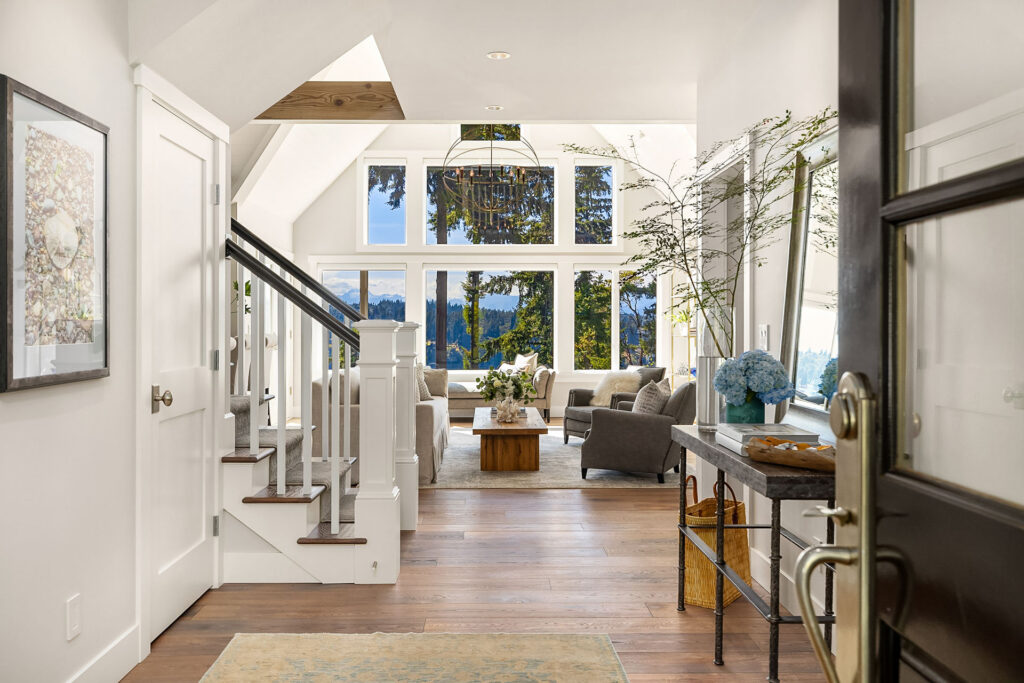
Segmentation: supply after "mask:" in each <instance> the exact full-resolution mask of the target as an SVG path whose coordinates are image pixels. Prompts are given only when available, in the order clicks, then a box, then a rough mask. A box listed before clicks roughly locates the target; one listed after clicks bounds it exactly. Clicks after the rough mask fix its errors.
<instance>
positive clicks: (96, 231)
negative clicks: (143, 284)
mask: <svg viewBox="0 0 1024 683" xmlns="http://www.w3.org/2000/svg"><path fill="white" fill-rule="evenodd" d="M0 109H2V111H3V112H4V130H3V134H2V135H0V159H2V163H0V244H2V245H3V258H2V259H0V321H2V323H3V330H2V332H0V359H2V364H0V392H6V391H15V390H20V389H31V388H35V387H43V386H51V385H55V384H63V383H66V382H77V381H82V380H88V379H96V378H100V377H107V376H109V375H110V311H109V271H110V269H109V263H108V249H107V240H108V231H109V229H108V223H109V220H108V206H109V189H108V187H109V182H108V181H109V170H108V169H109V151H108V148H109V132H110V129H109V128H108V127H107V126H105V125H103V124H102V123H99V122H98V121H96V120H94V119H92V118H90V117H88V116H86V115H84V114H82V113H81V112H78V111H75V110H74V109H72V108H70V107H68V106H66V105H64V104H61V103H60V102H58V101H57V100H54V99H53V98H51V97H47V96H46V95H44V94H42V93H40V92H38V91H37V90H34V89H33V88H30V87H28V86H26V85H24V84H22V83H19V82H18V81H16V80H14V79H12V78H9V77H7V76H5V75H3V74H0ZM16 155H17V158H16Z"/></svg>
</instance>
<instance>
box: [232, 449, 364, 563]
mask: <svg viewBox="0 0 1024 683" xmlns="http://www.w3.org/2000/svg"><path fill="white" fill-rule="evenodd" d="M269 460H270V459H269V458H266V459H264V460H263V461H261V462H258V463H223V464H222V465H221V468H222V482H223V496H224V498H223V500H224V509H225V510H226V511H227V512H229V513H231V514H232V515H233V516H234V517H235V518H236V519H238V521H239V522H241V523H242V524H244V525H245V526H247V527H249V528H250V529H251V530H252V531H253V532H254V533H255V534H257V535H258V536H260V537H261V538H263V539H264V540H265V541H266V542H267V543H269V544H270V545H272V546H273V547H274V548H275V549H277V550H278V551H279V552H280V553H281V554H282V555H284V556H285V557H287V558H288V559H290V560H291V561H292V562H294V563H295V564H296V565H298V566H299V567H300V568H301V569H302V570H303V571H305V572H307V573H309V574H310V575H311V576H312V577H314V578H315V579H316V580H317V581H319V582H321V583H354V582H355V557H356V549H358V548H365V547H366V546H364V545H347V544H325V545H319V544H318V545H304V544H300V543H298V542H297V541H298V539H299V537H301V536H305V535H306V534H308V533H309V532H310V530H312V529H313V528H315V527H316V525H317V524H318V523H319V522H320V501H319V500H313V501H312V502H309V503H243V502H242V499H243V498H245V497H246V496H250V495H252V494H253V492H254V491H258V490H260V489H261V488H263V487H264V486H266V485H267V483H268V480H269V478H270V472H269ZM324 495H327V494H324ZM371 542H372V541H371ZM266 580H267V581H268V582H273V581H275V578H274V576H268V577H267V579H266ZM277 580H280V579H277Z"/></svg>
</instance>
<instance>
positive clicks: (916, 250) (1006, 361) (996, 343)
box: [896, 200, 1024, 505]
mask: <svg viewBox="0 0 1024 683" xmlns="http://www.w3.org/2000/svg"><path fill="white" fill-rule="evenodd" d="M1021 224H1024V201H1022V200H1018V201H1012V202H1005V203H1001V204H996V205H991V206H984V207H981V208H976V209H972V210H969V211H960V212H957V213H953V214H946V215H942V216H937V217H935V218H931V219H929V220H927V221H922V222H916V223H911V224H909V225H907V226H904V227H903V228H902V229H901V234H902V236H903V239H904V241H905V258H904V263H905V273H904V274H903V276H902V277H901V278H900V279H901V280H902V281H904V282H905V283H906V285H905V290H906V291H905V293H904V296H903V297H901V298H902V299H903V301H904V302H905V303H904V308H905V311H906V313H905V319H906V344H905V346H906V351H905V356H906V362H905V365H906V368H907V377H906V382H905V386H906V399H905V401H904V406H905V409H904V415H905V420H906V424H905V428H904V434H905V435H906V437H905V441H904V443H905V447H904V449H903V453H902V458H901V459H900V460H899V461H898V462H897V463H896V464H897V466H898V467H900V468H902V469H907V470H911V471H914V472H917V473H920V474H923V475H926V476H928V477H930V478H934V479H940V480H943V481H945V482H947V483H951V484H954V485H957V486H962V487H964V488H967V489H971V490H973V491H975V492H977V493H980V494H982V495H989V496H994V497H997V498H1002V499H1003V500H1006V501H1010V502H1013V503H1016V504H1018V505H1024V459H1022V458H1021V457H1019V453H1020V448H1021V445H1022V444H1024V400H1021V401H1016V400H1013V397H1012V395H1011V394H1013V393H1015V392H1017V391H1020V392H1021V394H1022V399H1024V353H1022V352H1021V344H1022V341H1021V340H1024V274H1022V268H1021V264H1022V263H1024V230H1021V229H1020V227H1019V226H1020V225H1021ZM1007 398H1009V399H1010V400H1006V399H1007Z"/></svg>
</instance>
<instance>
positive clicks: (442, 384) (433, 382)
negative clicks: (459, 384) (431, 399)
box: [423, 366, 448, 396]
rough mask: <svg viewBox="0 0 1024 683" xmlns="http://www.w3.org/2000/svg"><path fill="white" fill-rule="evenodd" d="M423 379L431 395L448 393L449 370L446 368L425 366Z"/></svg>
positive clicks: (445, 394)
mask: <svg viewBox="0 0 1024 683" xmlns="http://www.w3.org/2000/svg"><path fill="white" fill-rule="evenodd" d="M423 379H424V381H426V383H427V389H428V390H429V391H430V395H431V396H447V395H448V371H447V370H446V369H444V368H440V369H436V370H435V369H434V368H428V367H426V366H423Z"/></svg>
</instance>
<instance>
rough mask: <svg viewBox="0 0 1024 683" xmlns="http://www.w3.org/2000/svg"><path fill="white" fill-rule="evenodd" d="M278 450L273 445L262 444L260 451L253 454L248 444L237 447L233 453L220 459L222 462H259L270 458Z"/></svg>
mask: <svg viewBox="0 0 1024 683" xmlns="http://www.w3.org/2000/svg"><path fill="white" fill-rule="evenodd" d="M276 452H277V449H276V448H273V447H271V446H261V447H260V449H259V452H258V453H257V454H256V455H252V453H250V451H249V447H248V446H243V447H241V448H236V449H235V452H234V453H233V454H232V455H225V456H224V457H222V458H221V459H220V461H221V462H248V463H253V462H259V461H261V460H263V459H264V458H269V457H270V456H272V455H273V454H274V453H276Z"/></svg>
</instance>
